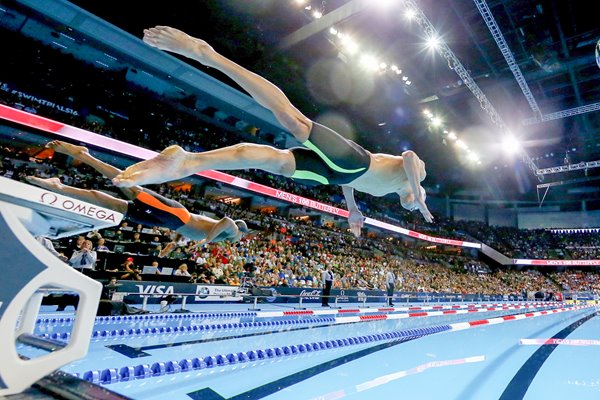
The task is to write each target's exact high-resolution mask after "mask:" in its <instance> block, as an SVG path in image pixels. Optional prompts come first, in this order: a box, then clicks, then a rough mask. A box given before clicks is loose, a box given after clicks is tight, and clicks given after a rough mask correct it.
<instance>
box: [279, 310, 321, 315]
mask: <svg viewBox="0 0 600 400" xmlns="http://www.w3.org/2000/svg"><path fill="white" fill-rule="evenodd" d="M312 314H314V312H313V311H310V310H306V311H284V312H283V315H312Z"/></svg>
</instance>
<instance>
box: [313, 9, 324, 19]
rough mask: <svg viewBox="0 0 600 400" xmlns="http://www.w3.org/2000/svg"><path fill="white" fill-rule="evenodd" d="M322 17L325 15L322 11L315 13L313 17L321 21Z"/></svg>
mask: <svg viewBox="0 0 600 400" xmlns="http://www.w3.org/2000/svg"><path fill="white" fill-rule="evenodd" d="M322 16H323V13H322V12H321V11H315V12H313V17H314V18H315V19H319V18H321V17H322Z"/></svg>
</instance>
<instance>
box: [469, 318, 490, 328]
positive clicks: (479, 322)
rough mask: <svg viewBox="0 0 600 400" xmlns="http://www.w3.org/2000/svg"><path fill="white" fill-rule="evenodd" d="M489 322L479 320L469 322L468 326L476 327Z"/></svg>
mask: <svg viewBox="0 0 600 400" xmlns="http://www.w3.org/2000/svg"><path fill="white" fill-rule="evenodd" d="M489 323H490V321H489V320H487V319H480V320H479V321H472V322H469V325H471V326H477V325H485V324H489Z"/></svg>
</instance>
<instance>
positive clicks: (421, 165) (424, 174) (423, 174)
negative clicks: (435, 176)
mask: <svg viewBox="0 0 600 400" xmlns="http://www.w3.org/2000/svg"><path fill="white" fill-rule="evenodd" d="M425 177H427V172H426V171H425V162H424V161H423V160H419V182H423V181H424V180H425ZM421 191H422V192H423V193H425V190H424V189H423V188H421Z"/></svg>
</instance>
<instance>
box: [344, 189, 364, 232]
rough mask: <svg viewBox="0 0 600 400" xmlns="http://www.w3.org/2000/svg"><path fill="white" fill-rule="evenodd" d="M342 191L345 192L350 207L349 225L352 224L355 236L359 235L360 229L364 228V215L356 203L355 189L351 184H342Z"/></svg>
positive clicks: (351, 227)
mask: <svg viewBox="0 0 600 400" xmlns="http://www.w3.org/2000/svg"><path fill="white" fill-rule="evenodd" d="M342 193H343V194H344V198H345V199H346V206H347V207H348V212H349V213H350V214H349V215H348V225H350V231H351V232H352V233H353V234H354V236H356V237H359V236H360V231H361V230H362V227H363V223H364V217H363V215H362V213H361V212H360V210H359V209H358V206H357V205H356V201H355V200H354V189H353V188H351V187H350V186H342Z"/></svg>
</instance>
